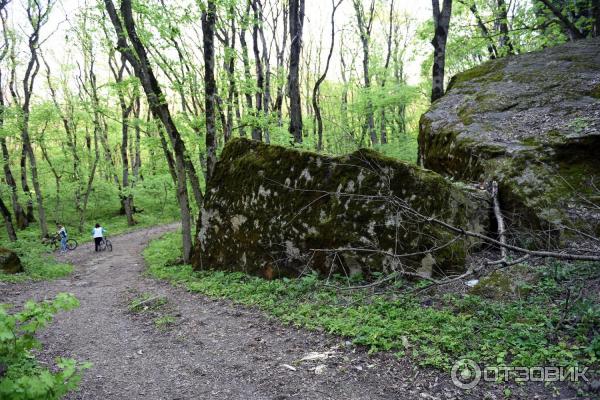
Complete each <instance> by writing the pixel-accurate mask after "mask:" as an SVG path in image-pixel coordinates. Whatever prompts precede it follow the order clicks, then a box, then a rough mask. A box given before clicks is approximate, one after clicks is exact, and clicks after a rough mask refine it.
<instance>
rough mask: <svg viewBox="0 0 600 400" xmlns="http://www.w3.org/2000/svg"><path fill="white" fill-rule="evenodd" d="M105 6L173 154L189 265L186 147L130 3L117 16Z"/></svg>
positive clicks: (120, 46) (111, 7) (125, 0)
mask: <svg viewBox="0 0 600 400" xmlns="http://www.w3.org/2000/svg"><path fill="white" fill-rule="evenodd" d="M104 5H105V7H106V10H107V12H108V15H109V16H110V19H111V22H112V24H113V26H114V28H115V32H116V34H117V38H118V43H117V45H118V49H119V51H120V52H121V53H122V54H123V55H124V56H125V57H126V59H127V61H128V62H129V63H130V64H131V65H132V66H133V67H134V70H135V74H136V76H137V77H138V79H139V80H140V82H141V83H142V87H143V88H144V92H145V93H146V97H147V99H148V105H149V107H150V109H151V110H152V114H154V116H155V118H156V119H158V120H160V121H161V122H162V124H163V126H164V128H165V131H166V132H167V135H169V139H170V140H171V144H172V146H173V150H174V152H175V167H176V172H177V200H178V203H179V207H180V210H181V225H182V227H181V228H182V238H183V261H184V262H186V263H187V262H189V261H190V257H191V253H192V231H191V213H190V205H189V200H188V190H187V182H186V165H185V154H186V151H185V144H184V142H183V139H182V137H181V135H180V133H179V130H178V129H177V126H176V125H175V122H174V121H173V118H172V117H171V113H170V111H169V106H168V104H167V103H166V102H164V101H163V99H164V95H163V92H162V89H161V87H160V85H159V83H158V80H157V79H156V76H155V75H154V71H153V70H152V67H151V65H150V62H149V60H148V57H147V53H146V49H145V47H144V45H143V43H142V41H141V40H140V38H139V37H138V34H137V31H136V28H135V21H134V18H133V11H132V9H131V0H122V1H121V8H120V14H121V15H120V16H119V15H118V14H117V11H116V9H115V7H114V4H113V2H112V0H104ZM121 19H122V22H121ZM128 40H129V42H130V43H131V47H130V46H129V44H128Z"/></svg>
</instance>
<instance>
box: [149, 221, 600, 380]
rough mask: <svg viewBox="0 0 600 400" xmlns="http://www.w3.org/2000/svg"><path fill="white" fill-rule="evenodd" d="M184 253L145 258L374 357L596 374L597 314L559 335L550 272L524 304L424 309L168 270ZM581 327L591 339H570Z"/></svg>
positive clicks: (290, 284)
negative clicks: (386, 354)
mask: <svg viewBox="0 0 600 400" xmlns="http://www.w3.org/2000/svg"><path fill="white" fill-rule="evenodd" d="M179 247H180V237H179V236H178V235H177V234H176V233H172V234H167V235H166V236H164V237H163V238H162V239H160V240H155V241H153V242H151V244H150V246H149V247H148V248H147V249H146V251H145V253H144V256H145V258H146V261H147V263H148V272H149V273H150V274H151V275H152V276H154V277H156V278H159V279H166V280H168V281H170V282H172V283H174V284H176V285H182V286H184V287H186V288H187V289H188V290H189V291H191V292H198V293H202V294H204V295H207V296H211V297H216V298H227V299H231V300H233V301H235V302H237V303H240V304H245V305H249V306H254V307H258V308H259V309H261V310H263V311H264V312H265V313H266V314H268V315H271V316H273V317H276V318H278V319H279V320H280V321H282V322H284V323H288V324H292V325H295V326H302V327H304V328H306V329H312V330H321V331H326V332H329V333H332V334H336V335H340V336H343V337H347V338H349V339H351V340H352V341H353V342H354V343H355V344H357V345H362V346H365V347H366V348H367V349H369V350H370V351H372V352H375V351H381V350H393V351H395V352H396V354H398V355H399V356H406V355H407V356H410V357H412V358H413V359H414V360H415V361H416V362H418V363H419V364H421V365H426V366H433V367H436V368H440V369H444V370H447V369H449V368H450V366H451V365H452V364H453V363H454V362H455V361H456V360H458V359H461V358H465V357H466V358H469V359H472V360H475V361H476V362H478V363H483V364H487V365H498V364H501V365H515V366H538V365H564V366H572V365H576V364H578V363H579V364H584V365H590V366H591V365H593V364H594V363H597V361H598V358H599V357H598V356H599V355H600V354H599V353H598V349H599V347H600V346H599V344H598V343H600V342H599V341H598V338H597V336H596V337H595V338H592V341H591V342H590V340H589V334H590V329H591V328H590V326H591V325H593V324H595V323H597V321H598V320H597V319H596V318H597V316H598V314H597V310H596V309H594V308H591V309H590V308H589V307H588V308H587V310H589V315H588V314H585V315H586V317H585V318H582V319H581V321H580V322H579V323H578V324H576V325H573V327H571V326H569V327H562V328H561V329H560V330H559V331H557V330H556V329H555V327H556V325H557V323H558V321H559V320H560V319H561V308H560V307H557V306H556V305H554V304H555V303H553V302H555V301H557V300H556V299H555V298H554V297H552V293H551V292H550V291H549V290H548V288H549V287H551V286H553V287H557V285H558V283H557V282H556V281H555V280H554V277H553V276H552V274H551V272H550V271H552V268H548V269H547V270H548V271H549V272H548V273H549V274H550V276H548V277H545V278H543V279H541V280H540V281H539V282H538V283H536V284H533V283H531V284H530V286H532V289H531V290H532V294H531V295H530V296H529V297H528V298H527V299H526V300H524V299H518V300H511V301H506V302H499V301H493V300H488V299H485V298H482V297H480V296H476V295H457V294H450V295H445V296H439V297H437V298H435V306H434V305H431V306H426V305H423V304H422V301H421V299H420V298H419V297H418V296H416V295H412V294H403V293H402V292H397V291H396V292H394V293H393V295H392V296H390V295H386V294H385V293H382V294H374V293H372V292H369V290H368V289H365V290H357V291H353V292H347V291H337V290H336V289H334V288H331V287H330V286H326V285H325V284H324V282H323V281H321V280H320V279H319V278H318V277H317V276H316V275H308V276H305V277H303V278H300V279H281V280H273V281H267V280H263V279H260V278H257V277H252V276H248V275H245V274H243V273H240V272H224V271H198V272H195V271H193V270H192V267H191V266H190V265H170V260H175V259H177V258H178V257H179V254H180V253H179V252H180V250H179ZM561 268H562V267H561ZM586 268H588V270H590V271H593V270H594V268H593V266H590V267H586ZM571 269H573V268H571ZM572 273H573V272H571V274H572ZM559 279H564V278H559ZM550 281H552V282H553V283H552V284H551V283H550ZM340 284H342V282H340ZM416 285H417V287H419V286H420V284H419V283H417V284H416ZM553 293H554V294H557V293H559V289H554V292H553ZM578 304H579V303H578ZM573 312H578V311H576V310H574V311H573ZM586 321H587V322H586ZM586 324H587V325H586ZM590 324H591V325H590ZM594 326H596V325H594ZM586 327H587V328H586ZM577 329H580V330H581V329H583V330H584V331H585V334H584V333H580V334H574V333H575V332H577Z"/></svg>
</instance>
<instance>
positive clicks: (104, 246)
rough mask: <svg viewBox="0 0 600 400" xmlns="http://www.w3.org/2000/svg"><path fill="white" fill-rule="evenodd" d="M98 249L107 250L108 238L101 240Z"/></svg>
mask: <svg viewBox="0 0 600 400" xmlns="http://www.w3.org/2000/svg"><path fill="white" fill-rule="evenodd" d="M98 250H100V251H104V250H106V240H105V239H102V240H101V241H100V244H99V245H98Z"/></svg>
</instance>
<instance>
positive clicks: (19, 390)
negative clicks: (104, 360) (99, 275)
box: [0, 293, 91, 400]
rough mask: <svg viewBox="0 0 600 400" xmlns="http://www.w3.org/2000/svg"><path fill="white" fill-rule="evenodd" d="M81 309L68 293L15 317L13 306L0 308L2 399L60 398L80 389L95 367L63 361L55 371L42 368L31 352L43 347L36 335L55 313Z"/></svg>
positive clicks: (32, 305)
mask: <svg viewBox="0 0 600 400" xmlns="http://www.w3.org/2000/svg"><path fill="white" fill-rule="evenodd" d="M78 306H79V302H78V300H77V299H76V298H75V297H74V296H73V295H71V294H67V293H59V294H58V295H57V296H56V298H55V299H54V300H52V301H42V302H39V303H36V302H34V301H28V302H27V303H25V306H24V307H23V309H22V310H21V311H20V312H17V313H14V314H10V313H9V309H10V306H9V305H6V304H4V305H2V306H0V367H1V368H0V370H2V371H3V372H2V375H1V376H0V398H2V399H11V400H38V399H39V400H52V399H60V398H61V397H62V396H64V395H65V394H66V393H68V392H69V391H71V390H74V389H75V388H76V387H77V385H78V384H79V381H80V380H81V372H82V371H83V370H85V369H87V368H89V367H90V366H91V364H89V363H77V362H76V361H75V360H73V359H67V358H59V359H57V361H56V367H57V371H56V372H53V371H50V370H48V369H46V368H42V367H41V366H39V365H38V363H37V362H36V360H35V357H34V356H33V354H32V353H31V350H33V349H40V348H41V345H40V342H39V341H38V340H37V339H36V338H35V333H36V332H38V331H39V330H40V329H42V328H44V327H45V326H46V325H48V324H49V323H50V321H51V320H52V318H53V316H54V314H56V313H57V312H59V311H68V310H72V309H74V308H76V307H78Z"/></svg>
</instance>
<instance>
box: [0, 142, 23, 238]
mask: <svg viewBox="0 0 600 400" xmlns="http://www.w3.org/2000/svg"><path fill="white" fill-rule="evenodd" d="M0 146H1V147H2V165H3V168H4V179H5V180H6V184H7V185H8V187H9V189H10V200H11V203H12V209H13V212H14V214H15V220H16V221H15V222H16V224H17V227H18V228H19V229H25V228H27V226H29V219H28V218H27V215H26V214H25V211H24V210H23V207H22V206H21V204H20V203H19V197H18V195H17V193H18V188H17V182H16V181H15V178H14V177H13V174H12V171H11V170H10V159H9V154H8V147H7V146H6V138H5V137H0Z"/></svg>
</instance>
